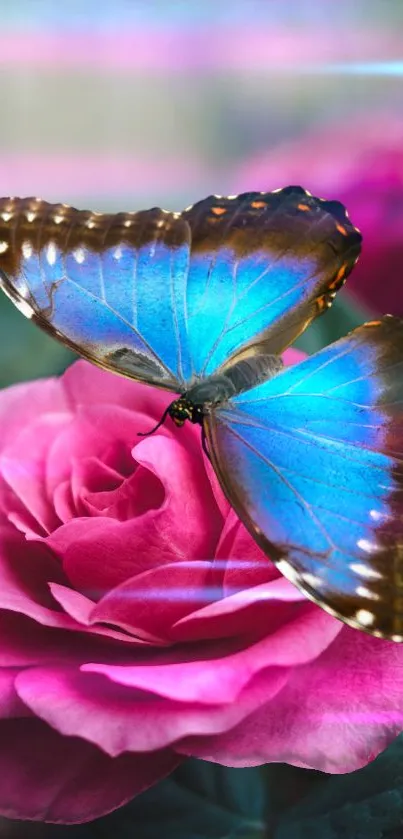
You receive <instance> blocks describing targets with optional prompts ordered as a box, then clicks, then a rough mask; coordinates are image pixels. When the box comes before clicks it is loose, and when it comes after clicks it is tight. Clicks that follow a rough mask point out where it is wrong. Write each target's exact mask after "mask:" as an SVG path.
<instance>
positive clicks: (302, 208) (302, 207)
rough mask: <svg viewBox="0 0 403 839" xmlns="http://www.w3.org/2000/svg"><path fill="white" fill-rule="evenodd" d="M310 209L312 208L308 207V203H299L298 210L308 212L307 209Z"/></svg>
mask: <svg viewBox="0 0 403 839" xmlns="http://www.w3.org/2000/svg"><path fill="white" fill-rule="evenodd" d="M310 209H311V208H310V207H308V204H297V210H303V211H304V212H306V210H310Z"/></svg>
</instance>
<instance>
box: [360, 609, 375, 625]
mask: <svg viewBox="0 0 403 839" xmlns="http://www.w3.org/2000/svg"><path fill="white" fill-rule="evenodd" d="M355 618H356V620H357V621H358V623H360V624H361V625H362V626H371V624H373V622H374V620H375V615H374V613H373V612H368V610H367V609H358V612H356V613H355Z"/></svg>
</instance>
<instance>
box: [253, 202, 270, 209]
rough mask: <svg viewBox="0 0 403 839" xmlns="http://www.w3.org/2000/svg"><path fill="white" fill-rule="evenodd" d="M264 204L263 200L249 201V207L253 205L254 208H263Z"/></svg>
mask: <svg viewBox="0 0 403 839" xmlns="http://www.w3.org/2000/svg"><path fill="white" fill-rule="evenodd" d="M266 206H267V205H266V202H265V201H251V207H253V209H254V210H263V208H264V207H266Z"/></svg>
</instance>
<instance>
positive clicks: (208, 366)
mask: <svg viewBox="0 0 403 839" xmlns="http://www.w3.org/2000/svg"><path fill="white" fill-rule="evenodd" d="M360 241H361V237H360V234H359V233H358V232H357V230H356V229H355V228H354V227H353V225H352V224H351V222H350V221H349V219H348V218H347V215H346V213H345V210H344V208H343V207H342V205H341V204H339V203H338V202H328V201H322V200H320V199H317V198H313V197H312V196H311V195H309V194H308V193H306V192H305V191H304V190H303V189H301V188H300V187H287V188H285V189H283V190H279V191H277V192H273V193H259V192H250V193H245V194H243V195H239V196H235V197H233V198H219V197H217V196H211V197H210V198H207V199H205V200H204V201H201V202H199V203H198V204H195V205H194V206H193V207H190V208H188V209H187V210H185V211H184V212H183V213H181V214H179V213H168V212H166V211H164V210H160V209H152V210H148V211H143V212H137V213H118V214H116V215H108V214H99V213H91V212H87V211H79V210H75V209H74V208H72V207H67V206H66V205H63V204H48V203H46V202H45V201H40V200H39V199H34V198H27V199H9V198H7V199H6V198H5V199H1V200H0V285H1V286H2V287H3V288H4V290H5V291H6V293H7V294H8V295H9V296H10V297H11V298H12V300H13V301H14V302H15V303H16V305H17V306H18V307H19V308H20V309H21V311H22V312H23V313H24V314H26V315H28V316H29V317H33V318H34V319H35V320H36V321H37V323H38V324H39V325H40V326H42V328H44V329H46V330H47V331H48V332H50V333H51V334H53V335H55V336H56V337H58V338H59V339H61V340H63V341H65V342H66V343H67V344H69V345H70V346H71V347H73V349H75V350H76V351H77V352H79V353H81V354H82V355H84V356H85V357H87V358H89V359H90V360H92V361H94V362H96V363H97V364H100V365H101V366H103V367H106V368H108V369H111V370H114V371H117V372H120V373H123V374H126V375H128V376H132V377H133V378H135V379H140V380H142V381H145V382H148V383H149V384H154V385H158V386H160V387H165V388H167V389H168V390H173V391H183V390H184V389H185V388H186V386H187V385H188V384H189V383H191V382H194V381H196V380H198V379H200V378H203V377H207V376H209V375H211V374H212V373H214V372H216V371H217V370H221V369H224V370H227V369H228V367H230V366H231V365H233V363H234V362H236V361H239V360H240V359H242V358H244V357H246V358H248V357H251V356H252V355H254V354H255V353H258V354H259V353H263V352H264V353H279V352H280V351H281V350H283V349H284V348H285V347H286V346H288V345H289V344H290V343H291V342H292V341H293V340H294V338H295V337H296V336H297V335H299V334H300V333H301V332H302V331H303V330H304V329H305V328H306V326H307V325H308V324H309V322H310V321H311V320H312V319H313V318H314V317H315V316H316V315H318V314H320V313H321V311H323V310H324V309H325V308H326V307H327V306H328V305H329V304H330V303H331V300H332V298H333V297H334V294H335V293H336V291H337V289H338V288H339V287H340V285H342V283H343V282H344V280H345V278H346V276H347V275H348V273H349V271H350V270H351V268H352V266H353V264H354V262H355V261H356V259H357V257H358V253H359V250H360Z"/></svg>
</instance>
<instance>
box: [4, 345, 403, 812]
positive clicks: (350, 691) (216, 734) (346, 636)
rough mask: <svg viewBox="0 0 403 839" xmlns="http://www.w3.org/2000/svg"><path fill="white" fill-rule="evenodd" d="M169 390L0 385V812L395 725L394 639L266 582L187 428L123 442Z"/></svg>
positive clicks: (386, 734) (68, 802)
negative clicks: (197, 761)
mask: <svg viewBox="0 0 403 839" xmlns="http://www.w3.org/2000/svg"><path fill="white" fill-rule="evenodd" d="M297 358H298V354H297V353H293V351H290V352H289V354H288V360H289V361H295V360H296V359H297ZM170 398H171V397H170V395H169V394H166V393H163V392H159V391H158V390H155V389H152V388H148V387H145V386H143V385H140V384H135V383H134V382H130V381H127V380H124V379H121V378H118V377H115V376H113V375H111V374H108V373H105V372H102V371H100V370H98V369H96V368H95V367H92V366H91V365H89V364H87V363H86V362H84V361H79V362H77V363H76V364H74V365H73V366H72V367H71V368H70V369H69V370H68V371H67V372H66V373H65V375H64V376H62V377H61V379H59V380H45V381H38V382H35V383H31V384H26V385H19V386H16V387H13V388H10V389H8V390H5V391H3V392H1V393H0V625H1V638H2V643H1V645H0V730H1V737H0V774H1V777H2V784H1V785H0V813H2V814H3V815H4V816H8V817H10V818H19V819H24V818H26V819H38V820H39V819H42V820H47V821H55V822H57V821H60V822H66V823H69V822H70V823H72V822H80V821H86V820H90V819H94V818H96V817H98V816H100V815H102V814H104V813H106V812H108V811H110V810H112V809H114V808H116V807H118V806H119V805H121V804H122V803H124V802H125V801H127V800H129V799H130V798H132V797H133V796H134V795H135V794H137V793H139V792H141V791H142V790H143V789H145V788H146V787H148V786H150V785H151V784H153V783H156V782H157V781H158V780H159V779H160V778H162V777H163V776H164V775H166V774H168V773H169V772H171V771H172V770H173V769H174V768H175V766H177V765H178V763H179V762H180V761H182V760H184V759H185V757H186V756H187V755H194V756H196V757H197V756H200V757H202V758H206V759H208V760H212V761H217V762H219V763H223V764H225V765H229V766H253V765H258V764H260V763H265V762H270V761H286V762H289V763H292V764H294V765H296V766H305V767H313V768H315V769H321V770H324V771H325V772H334V773H340V772H348V771H351V770H354V769H357V768H358V767H361V766H363V765H365V764H366V763H367V762H368V761H369V760H371V759H372V758H374V757H375V756H376V755H377V754H378V753H379V752H380V751H381V750H382V749H384V748H385V747H386V746H387V744H388V743H389V742H390V741H391V739H393V737H394V736H395V735H396V734H397V733H398V732H400V731H401V729H402V728H403V698H402V697H403V690H402V688H403V682H402V677H401V675H400V674H401V673H403V668H402V664H403V649H402V648H401V647H400V646H398V645H396V644H393V643H387V642H383V641H379V640H377V639H375V638H371V637H369V636H367V635H364V634H361V633H360V632H357V631H354V630H352V629H349V628H347V627H346V626H343V625H342V624H341V623H339V622H338V621H336V620H334V619H333V618H331V617H330V616H329V615H327V614H325V613H324V612H323V611H322V610H321V609H319V608H318V607H316V606H315V605H313V604H312V603H310V602H308V601H307V600H305V599H304V598H303V597H302V595H301V594H300V593H299V592H298V590H297V589H296V588H294V587H293V586H292V585H291V584H290V583H288V582H287V581H286V580H285V579H283V578H282V577H281V576H280V575H279V573H278V572H277V571H276V569H275V567H274V566H273V565H272V564H271V563H270V561H269V560H268V559H267V558H266V557H265V556H264V555H263V554H262V552H261V551H260V550H259V548H258V547H257V546H256V544H255V543H254V541H253V540H252V538H251V537H250V536H249V534H248V533H247V532H246V531H245V529H244V527H243V526H242V525H241V524H240V522H239V521H238V519H237V518H236V516H235V514H234V513H233V512H232V511H231V509H230V507H229V505H228V503H227V501H226V500H225V498H224V497H223V494H222V492H221V490H220V488H219V486H218V484H217V481H216V478H215V476H214V474H213V473H212V470H211V468H210V465H209V463H208V461H207V459H206V458H205V457H204V455H203V453H202V450H201V445H200V429H199V428H195V427H192V426H189V425H188V426H187V427H184V428H183V429H181V430H178V429H176V428H175V427H174V426H173V424H172V423H171V422H170V421H167V422H166V424H165V425H164V426H163V427H161V428H160V429H159V431H158V432H157V433H156V434H154V435H153V436H152V437H149V438H143V439H142V438H139V437H137V432H138V431H146V430H148V429H150V428H151V427H152V426H153V425H154V424H155V423H156V421H157V420H158V419H159V418H160V417H161V415H162V413H163V410H164V408H165V407H166V405H167V404H168V401H169V399H170Z"/></svg>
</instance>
